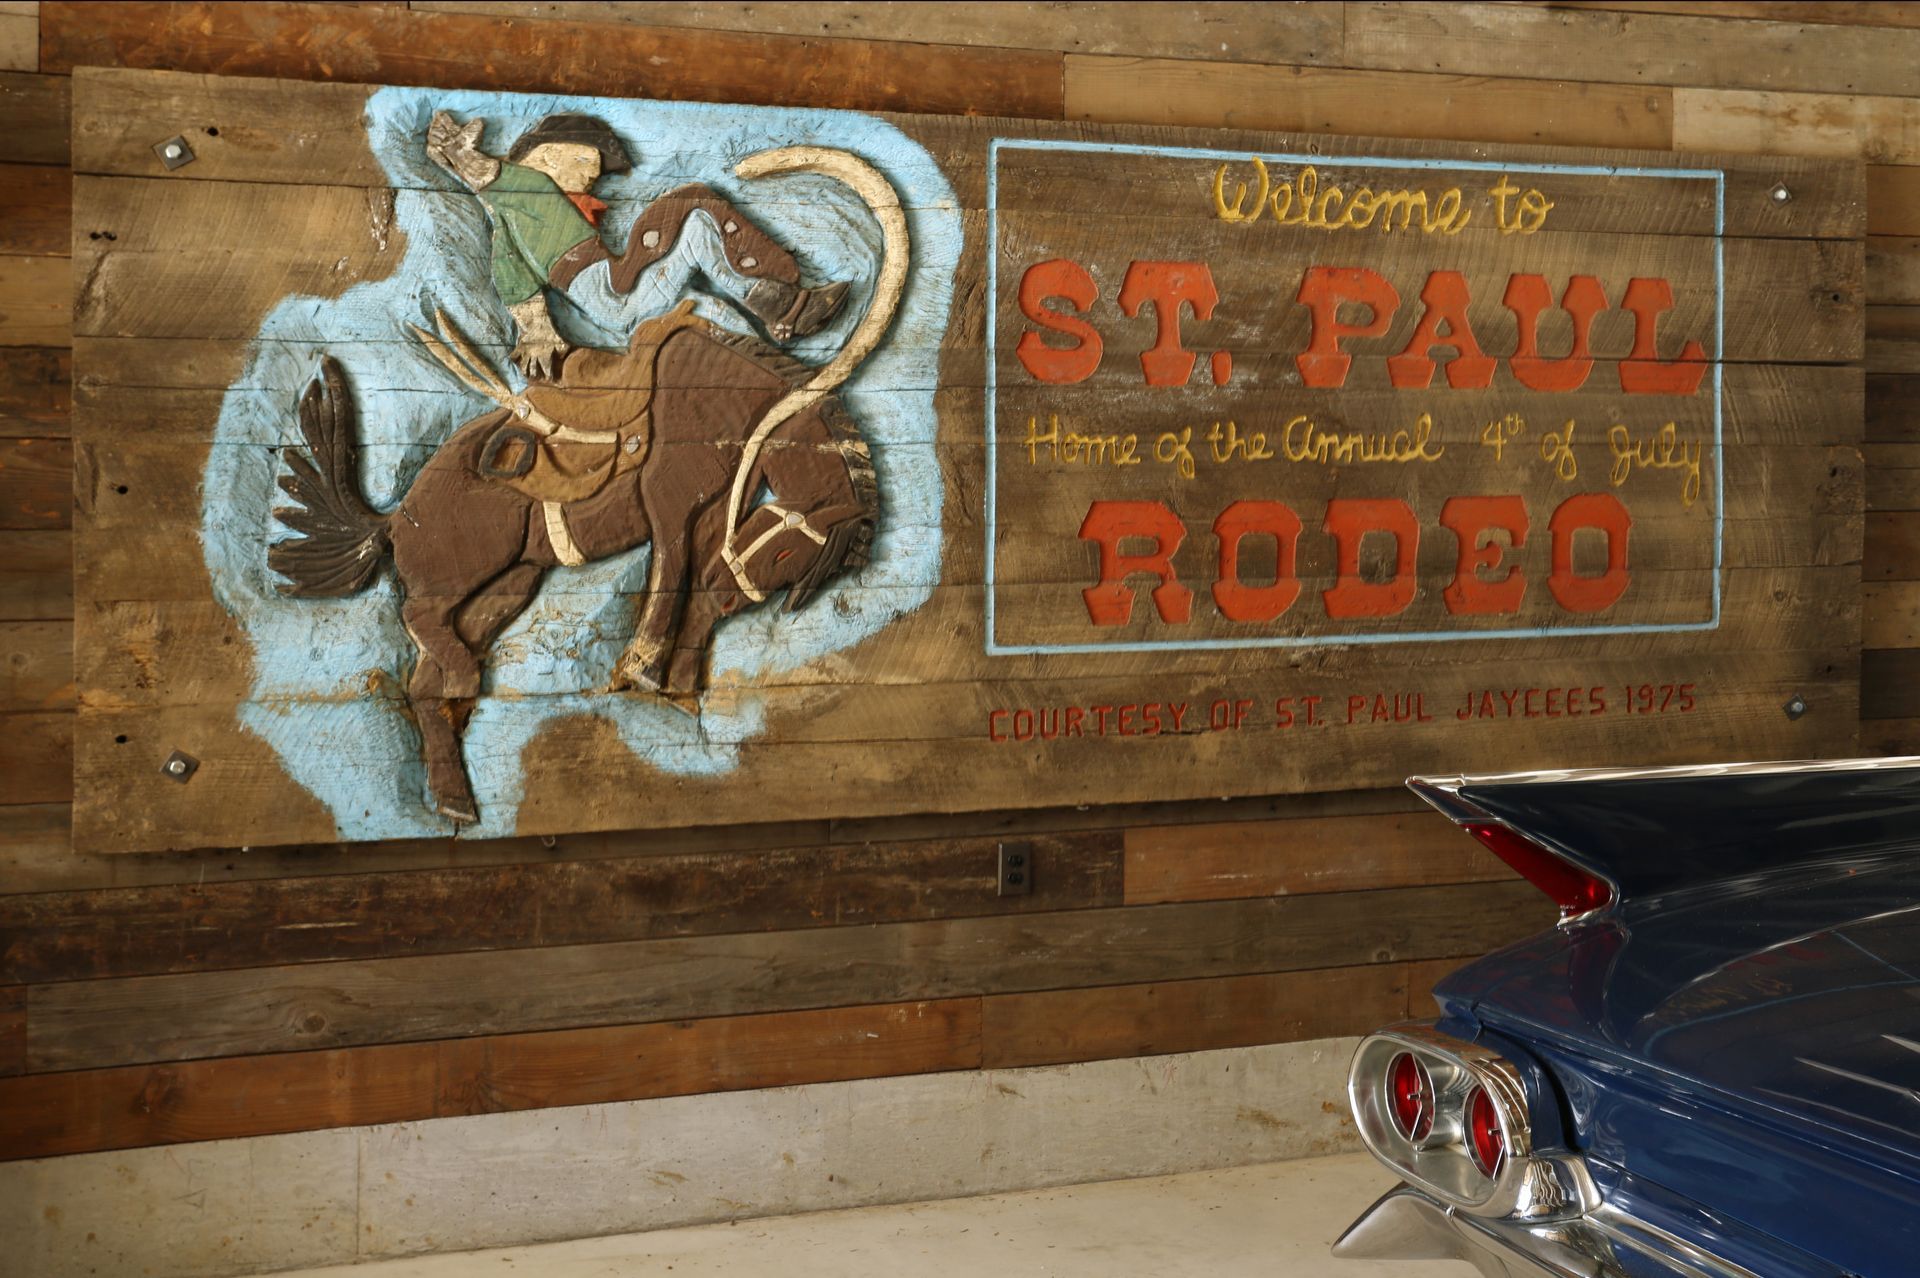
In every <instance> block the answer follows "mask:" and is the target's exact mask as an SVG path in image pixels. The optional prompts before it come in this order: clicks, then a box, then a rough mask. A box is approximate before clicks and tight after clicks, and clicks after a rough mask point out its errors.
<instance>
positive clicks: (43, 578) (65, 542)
mask: <svg viewBox="0 0 1920 1278" xmlns="http://www.w3.org/2000/svg"><path fill="white" fill-rule="evenodd" d="M72 617H73V534H72V533H69V532H67V531H65V530H58V531H33V530H7V531H0V621H54V620H71V619H72Z"/></svg>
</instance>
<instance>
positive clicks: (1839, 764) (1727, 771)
mask: <svg viewBox="0 0 1920 1278" xmlns="http://www.w3.org/2000/svg"><path fill="white" fill-rule="evenodd" d="M1894 768H1920V755H1897V756H1894V757H1891V758H1873V759H1789V760H1776V761H1772V762H1755V763H1688V764H1681V765H1678V766H1672V767H1658V768H1551V769H1545V770H1542V771H1539V772H1484V773H1474V774H1462V775H1459V776H1430V777H1411V778H1409V779H1408V781H1407V785H1408V786H1409V787H1411V788H1413V789H1414V790H1416V791H1417V792H1420V793H1421V794H1422V795H1423V796H1424V795H1425V792H1426V790H1428V789H1431V790H1435V791H1439V792H1440V793H1443V794H1447V795H1454V794H1456V793H1457V792H1458V791H1459V790H1460V789H1462V788H1463V787H1466V786H1470V785H1530V784H1533V783H1536V782H1548V781H1631V780H1648V779H1655V780H1657V779H1660V778H1663V777H1728V776H1768V775H1772V774H1776V773H1787V772H1878V771H1884V770H1889V769H1894ZM1428 802H1433V800H1432V799H1428ZM1435 806H1436V807H1438V806H1439V805H1438V804H1435ZM1443 810H1444V809H1443Z"/></svg>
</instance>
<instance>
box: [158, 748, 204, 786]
mask: <svg viewBox="0 0 1920 1278" xmlns="http://www.w3.org/2000/svg"><path fill="white" fill-rule="evenodd" d="M199 770H200V760H198V759H196V758H194V757H193V756H192V755H190V754H188V753H187V752H186V751H184V750H175V751H174V752H173V753H172V754H170V755H168V756H167V759H166V762H165V763H162V764H161V765H160V775H161V776H163V777H165V778H166V779H167V780H169V781H178V782H179V783H180V784H181V785H185V784H186V783H187V782H188V781H190V780H192V779H193V774H194V773H195V772H198V771H199Z"/></svg>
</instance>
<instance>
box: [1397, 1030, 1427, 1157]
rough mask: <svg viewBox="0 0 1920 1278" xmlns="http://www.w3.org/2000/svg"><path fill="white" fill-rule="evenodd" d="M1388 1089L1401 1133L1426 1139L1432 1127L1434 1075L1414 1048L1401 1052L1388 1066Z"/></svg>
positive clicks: (1417, 1139)
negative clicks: (1428, 1070)
mask: <svg viewBox="0 0 1920 1278" xmlns="http://www.w3.org/2000/svg"><path fill="white" fill-rule="evenodd" d="M1387 1091H1388V1095H1389V1097H1390V1098H1391V1100H1392V1103H1393V1122H1394V1126H1396V1127H1398V1128H1399V1129H1400V1134H1401V1135H1402V1136H1405V1137H1406V1138H1407V1139H1408V1140H1411V1141H1423V1140H1425V1139H1426V1138H1427V1137H1428V1135H1429V1134H1431V1133H1432V1131H1433V1078H1432V1076H1430V1075H1429V1074H1428V1073H1427V1067H1426V1066H1425V1065H1422V1064H1421V1063H1420V1062H1419V1061H1418V1060H1416V1059H1415V1058H1414V1055H1413V1053H1412V1052H1402V1053H1400V1054H1399V1055H1398V1056H1396V1057H1394V1058H1393V1064H1391V1065H1389V1066H1388V1067H1387Z"/></svg>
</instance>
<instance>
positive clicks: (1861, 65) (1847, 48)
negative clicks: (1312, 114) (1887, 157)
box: [1342, 0, 1920, 94]
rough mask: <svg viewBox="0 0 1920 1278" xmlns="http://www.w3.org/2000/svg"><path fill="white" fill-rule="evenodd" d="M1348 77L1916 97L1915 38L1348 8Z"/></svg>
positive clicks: (1444, 9) (1549, 14)
mask: <svg viewBox="0 0 1920 1278" xmlns="http://www.w3.org/2000/svg"><path fill="white" fill-rule="evenodd" d="M1342 61H1343V62H1344V63H1345V64H1346V65H1348V66H1355V67H1373V68H1378V69H1381V70H1388V71H1445V72H1452V73H1456V74H1466V75H1513V74H1515V73H1516V72H1519V73H1520V74H1523V75H1527V76H1531V77H1538V78H1540V79H1567V80H1604V81H1610V82H1613V83H1617V84H1659V85H1685V86H1690V87H1696V88H1697V87H1709V88H1713V87H1719V88H1743V89H1775V90H1794V91H1805V92H1820V93H1848V94H1853V93H1871V94H1905V93H1911V92H1912V91H1913V89H1914V80H1913V68H1914V65H1915V64H1916V62H1920V31H1913V30H1907V29H1901V28H1893V29H1888V28H1880V29H1871V28H1859V27H1847V26H1832V25H1824V24H1802V23H1795V22H1724V21H1720V20H1716V19H1714V18H1711V17H1705V16H1698V17H1696V16H1691V15H1688V16H1678V15H1671V14H1624V13H1596V12H1590V11H1584V10H1576V9H1560V8H1554V9H1547V8H1540V7H1536V6H1532V5H1507V4H1458V3H1453V4H1398V3H1391V2H1388V0H1365V2H1359V0H1356V2H1355V3H1350V4H1348V5H1347V30H1346V46H1345V53H1344V54H1343V56H1342Z"/></svg>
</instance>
